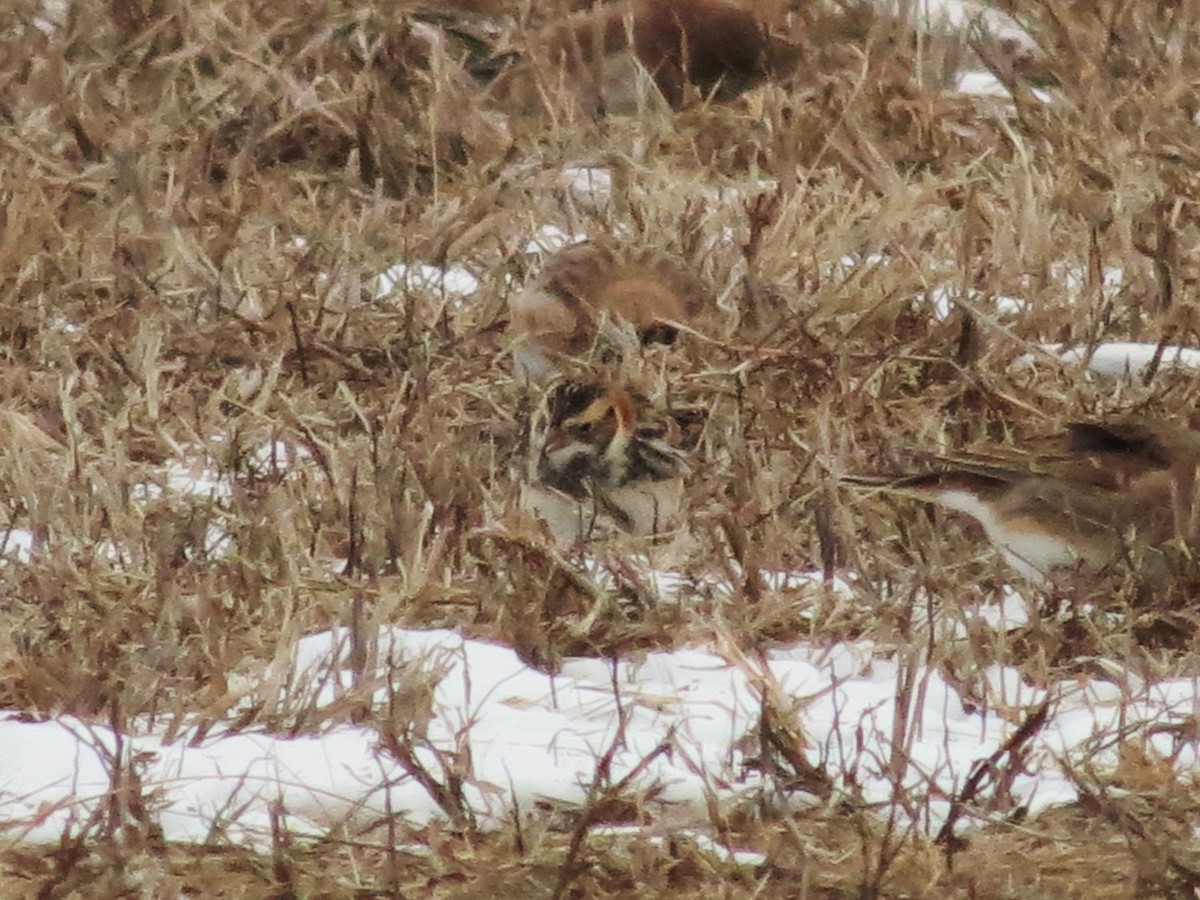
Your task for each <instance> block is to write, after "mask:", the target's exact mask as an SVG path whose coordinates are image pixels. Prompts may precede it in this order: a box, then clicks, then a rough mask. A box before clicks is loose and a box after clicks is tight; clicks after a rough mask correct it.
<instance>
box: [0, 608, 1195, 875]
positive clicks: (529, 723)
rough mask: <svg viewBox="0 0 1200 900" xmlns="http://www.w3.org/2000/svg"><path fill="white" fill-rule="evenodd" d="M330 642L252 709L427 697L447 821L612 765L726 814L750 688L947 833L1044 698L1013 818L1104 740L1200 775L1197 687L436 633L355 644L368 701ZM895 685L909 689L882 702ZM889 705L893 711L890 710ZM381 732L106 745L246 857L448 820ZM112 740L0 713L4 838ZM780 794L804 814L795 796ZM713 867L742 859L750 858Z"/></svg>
mask: <svg viewBox="0 0 1200 900" xmlns="http://www.w3.org/2000/svg"><path fill="white" fill-rule="evenodd" d="M349 645H350V636H349V634H348V633H347V632H346V631H345V630H342V629H335V630H332V631H327V632H322V633H318V634H313V635H310V636H308V637H305V638H303V639H302V640H300V641H299V642H298V643H297V644H296V645H295V647H294V648H293V652H292V653H291V657H290V659H289V660H288V662H287V666H286V669H287V671H286V672H285V673H283V674H284V675H286V677H285V678H283V679H282V681H281V680H280V678H279V676H280V674H281V673H280V672H278V671H269V670H264V671H263V672H262V673H261V679H259V680H258V681H257V682H256V683H253V684H251V685H250V686H249V693H248V698H247V699H249V698H250V696H252V695H254V696H257V699H258V700H269V699H271V698H267V697H264V696H260V695H255V691H260V692H261V691H263V690H268V689H267V688H266V687H265V686H266V685H273V684H274V685H277V684H280V683H283V684H285V685H286V687H285V688H284V690H283V694H284V697H285V698H287V699H289V700H290V702H292V703H293V704H295V703H300V704H307V705H309V706H310V707H311V708H312V709H313V710H314V711H315V710H319V709H321V708H324V707H327V706H329V705H331V704H334V703H336V702H339V701H344V700H345V698H346V697H347V696H356V697H358V698H359V699H362V700H364V701H366V700H369V701H370V702H371V703H372V704H373V706H374V708H375V709H376V710H378V711H380V715H379V717H378V718H377V719H374V720H371V721H375V722H379V721H386V715H385V714H384V713H383V712H382V711H384V710H386V709H387V708H388V702H389V696H400V697H403V698H407V699H406V700H405V702H404V703H402V704H401V705H402V706H404V707H405V708H414V709H420V708H421V707H422V702H425V703H427V704H428V718H427V719H425V718H424V717H423V716H422V715H421V714H420V713H419V712H418V714H417V715H416V719H417V721H418V722H419V723H421V724H419V725H418V726H411V727H410V726H409V723H402V727H401V729H400V731H401V733H400V735H399V739H400V740H401V741H404V742H407V744H408V746H409V747H410V748H411V752H412V756H413V758H414V759H416V760H417V761H418V762H419V763H420V764H421V765H422V766H423V767H424V768H425V769H426V770H427V771H428V772H429V773H430V774H431V775H432V777H433V778H434V779H435V780H438V781H445V779H446V773H447V771H455V772H458V773H460V774H461V775H463V776H464V778H465V780H464V784H465V787H464V790H463V799H464V803H465V807H466V810H465V813H466V814H468V815H469V817H470V818H471V819H473V820H474V821H475V822H476V823H477V824H478V825H479V826H481V827H484V828H495V827H500V826H502V825H503V824H505V823H506V822H508V821H510V820H511V816H512V814H513V809H514V804H518V805H519V807H520V808H521V809H522V810H531V809H534V808H535V807H536V805H537V804H539V803H544V802H547V801H549V802H553V803H566V804H581V803H584V802H585V801H586V797H587V792H588V789H589V786H590V785H592V783H593V781H594V779H595V778H596V770H597V765H598V761H599V759H600V758H601V757H602V756H604V755H605V754H606V753H609V752H611V755H612V757H611V758H612V762H611V771H610V772H609V773H608V776H607V777H608V779H609V782H608V783H615V782H617V781H619V780H620V779H622V778H624V777H625V776H626V775H628V774H629V773H631V772H633V771H634V770H635V769H637V768H638V767H639V766H642V765H643V763H644V761H645V760H647V759H649V763H648V764H645V765H644V766H643V768H642V769H641V770H640V771H638V773H637V774H636V776H635V777H634V778H633V779H632V781H633V783H632V786H631V790H639V789H640V790H644V791H650V790H651V789H652V788H654V789H656V791H655V797H656V799H655V800H654V802H653V803H652V804H650V806H651V808H658V809H659V811H660V812H661V814H662V816H663V817H664V819H665V820H666V821H668V822H675V823H677V824H678V827H680V828H693V829H694V828H696V827H698V826H702V825H703V824H704V823H705V822H706V810H707V809H708V806H707V804H709V803H710V802H715V803H716V804H718V805H719V806H728V805H730V804H736V803H737V802H739V801H741V800H746V799H750V798H753V797H755V796H758V795H760V794H762V793H764V792H773V793H774V792H779V791H780V790H781V789H780V788H778V787H777V786H774V785H772V784H771V783H770V782H769V781H768V779H767V778H766V776H764V775H763V774H762V773H761V772H759V771H758V770H756V769H755V768H753V767H752V766H751V765H750V762H751V759H750V758H749V756H750V755H751V751H749V750H747V749H746V748H745V744H746V738H747V737H748V736H753V735H754V734H756V732H757V729H758V724H759V717H760V713H761V708H762V696H763V693H764V691H767V692H769V694H770V695H771V696H772V697H773V698H775V702H776V703H777V704H778V703H780V701H782V704H783V706H782V709H779V708H777V710H776V716H777V717H778V716H779V715H780V714H784V715H786V716H788V717H789V718H790V719H791V722H792V726H793V727H794V730H795V732H796V733H797V734H799V735H802V736H803V739H804V741H805V752H806V755H807V757H808V761H809V762H810V763H812V764H813V765H816V766H818V767H819V768H821V769H822V770H823V771H824V772H825V773H827V775H828V776H829V777H830V778H831V779H832V781H833V783H834V785H835V787H836V788H840V789H845V790H849V789H851V787H853V789H854V790H857V791H858V792H859V796H860V797H861V798H862V799H863V800H864V801H865V802H867V803H872V804H881V805H883V806H884V807H885V808H886V807H888V806H889V805H891V804H893V803H894V802H895V801H896V799H897V796H896V795H897V790H898V789H899V790H903V791H905V792H908V793H909V794H910V795H911V796H913V797H917V798H925V799H924V800H922V801H920V802H918V803H917V806H916V808H915V811H914V814H915V815H916V817H917V819H918V822H917V824H918V825H920V827H922V828H925V829H926V830H927V831H929V832H934V831H936V830H937V829H938V828H940V827H941V825H942V824H943V823H944V822H945V819H946V815H947V811H948V809H949V802H948V799H947V798H949V797H952V796H954V795H955V793H956V791H958V790H960V789H961V788H962V786H963V784H964V781H965V779H966V778H967V777H968V775H969V774H970V773H971V772H972V771H973V770H974V768H975V767H976V766H977V765H979V764H980V763H981V761H984V760H987V759H988V758H989V757H991V756H992V755H993V754H995V753H996V752H997V751H998V750H1000V748H1001V747H1002V746H1003V745H1004V743H1005V741H1006V740H1007V739H1008V738H1009V737H1010V736H1011V735H1012V734H1013V732H1014V730H1015V729H1016V728H1017V727H1018V725H1019V723H1020V721H1021V719H1022V717H1023V715H1024V714H1025V713H1026V712H1027V711H1028V710H1030V709H1032V708H1033V707H1034V706H1036V705H1037V704H1039V703H1041V702H1042V701H1043V700H1044V699H1045V698H1046V697H1047V696H1050V697H1053V698H1054V704H1053V707H1052V715H1051V718H1050V721H1049V723H1048V724H1047V726H1046V727H1045V728H1044V729H1043V730H1042V731H1040V732H1039V733H1038V734H1037V735H1036V736H1035V738H1034V740H1033V742H1032V744H1031V749H1030V752H1029V756H1028V759H1027V760H1026V761H1025V769H1024V771H1023V772H1022V773H1021V776H1020V777H1019V778H1017V780H1016V783H1015V784H1014V786H1013V792H1014V797H1015V802H1017V803H1020V804H1023V805H1025V806H1027V807H1028V808H1029V811H1030V812H1031V813H1036V812H1037V811H1038V810H1040V809H1044V808H1046V807H1047V806H1050V805H1054V804H1060V803H1067V802H1071V801H1072V800H1073V799H1075V796H1076V789H1075V787H1074V785H1073V783H1072V781H1071V778H1070V776H1069V772H1068V768H1069V766H1070V765H1072V764H1082V763H1083V762H1085V761H1086V762H1087V764H1088V765H1090V766H1093V767H1095V766H1099V767H1101V768H1103V767H1106V766H1107V767H1110V768H1111V767H1113V766H1115V765H1116V764H1117V745H1118V743H1119V742H1118V741H1117V736H1118V735H1123V737H1124V739H1125V740H1136V739H1137V737H1138V736H1139V735H1141V736H1145V737H1146V738H1147V741H1148V747H1149V749H1150V750H1151V751H1152V752H1156V753H1158V754H1160V755H1161V756H1162V757H1163V758H1173V759H1175V761H1176V765H1177V766H1179V767H1180V768H1181V769H1186V770H1188V771H1190V772H1195V771H1196V769H1197V767H1198V766H1200V754H1198V753H1197V748H1196V746H1195V742H1194V741H1192V740H1185V739H1183V738H1181V737H1180V734H1179V733H1176V732H1173V731H1171V730H1170V729H1164V728H1163V727H1162V726H1163V724H1164V723H1169V722H1172V721H1178V722H1186V721H1187V720H1188V719H1189V717H1193V716H1195V715H1196V713H1197V708H1198V701H1197V697H1198V687H1200V685H1198V683H1197V681H1196V680H1195V679H1189V680H1171V681H1161V682H1157V683H1154V682H1146V683H1140V682H1138V681H1137V680H1136V679H1129V680H1128V681H1127V683H1124V684H1115V683H1110V682H1105V681H1068V682H1063V683H1061V684H1057V685H1051V686H1049V687H1037V686H1034V685H1029V684H1027V683H1025V682H1024V681H1023V680H1022V679H1021V677H1020V675H1019V674H1018V673H1017V672H1016V671H1015V670H1013V669H1010V668H1006V667H1002V666H992V667H991V668H990V669H989V670H988V671H987V673H986V678H984V679H983V680H982V684H981V685H978V686H977V687H976V690H978V691H981V692H982V694H983V697H982V701H983V702H982V703H981V702H980V698H971V699H970V701H969V702H967V701H964V698H963V697H962V696H961V695H960V694H959V692H958V690H957V689H956V688H955V686H954V685H952V684H950V683H949V682H947V681H946V680H945V679H944V678H943V677H942V675H941V673H940V672H939V671H938V670H937V669H936V668H931V667H928V666H926V665H924V664H922V663H920V662H919V661H913V660H909V661H904V660H899V659H895V658H886V657H883V656H881V655H880V654H879V652H878V648H877V647H875V646H874V645H872V644H871V643H870V642H866V641H852V642H842V643H836V644H832V645H830V646H824V647H821V646H817V645H816V644H810V643H805V642H797V643H795V644H793V645H791V646H785V647H780V648H777V649H774V650H770V651H768V652H766V653H765V654H763V656H762V657H761V658H757V659H750V658H747V657H739V658H738V659H730V658H728V657H727V656H724V655H722V654H721V653H719V652H717V650H715V649H714V648H712V647H705V646H693V647H686V648H682V649H679V650H675V651H671V652H658V653H647V654H645V655H644V656H642V657H640V658H630V659H622V660H619V661H616V662H610V661H605V660H599V659H569V660H566V661H565V663H564V664H563V666H562V668H561V671H560V672H559V673H558V674H556V675H550V674H546V673H544V672H540V671H536V670H534V669H531V668H529V667H528V666H526V665H525V664H524V663H522V662H521V661H520V659H519V658H518V657H517V655H516V654H515V653H514V652H513V651H512V650H510V649H508V648H506V647H503V646H499V645H496V644H491V643H486V642H483V641H478V640H471V639H467V638H464V637H462V636H461V635H459V634H457V633H455V632H453V631H448V630H426V631H421V630H408V629H401V628H384V629H381V630H380V631H379V633H378V634H377V635H375V638H374V640H373V641H372V642H371V646H370V648H369V650H370V653H369V658H370V659H372V660H374V662H373V663H371V664H370V666H369V671H368V672H367V673H366V675H367V678H366V683H368V684H369V685H371V686H372V688H371V689H370V690H367V689H362V690H363V691H364V693H362V694H356V691H357V690H359V689H356V688H355V679H354V676H353V674H352V672H351V669H350V665H349ZM906 682H910V683H912V684H914V685H916V688H915V690H913V691H911V692H908V693H907V694H906V692H904V691H902V690H900V685H902V684H904V683H906ZM256 685H257V686H256ZM899 696H908V697H909V698H910V701H911V705H910V706H909V707H908V708H903V707H902V706H901V704H900V702H899V701H898V699H897V698H898V697H899ZM414 698H418V699H414ZM274 699H275V700H279V699H280V698H278V697H276V698H274ZM303 708H304V706H301V709H303ZM316 718H319V717H316ZM332 718H333V717H331V719H332ZM380 727H381V726H378V725H372V724H362V725H352V724H348V723H345V722H337V723H334V724H326V725H324V726H322V727H320V728H314V729H313V733H309V734H302V735H299V736H292V737H286V736H280V735H274V734H269V733H267V732H266V731H253V732H242V733H237V732H233V731H230V730H226V729H222V728H220V727H218V728H214V729H212V730H211V731H209V732H207V734H205V735H204V736H201V735H200V733H199V732H198V731H197V730H196V729H195V728H187V729H183V731H182V732H181V733H178V734H176V735H175V736H174V737H173V738H168V736H167V734H166V731H165V728H164V727H163V726H161V725H157V724H154V725H151V724H146V725H144V726H141V727H139V728H135V729H133V730H131V733H129V734H126V735H124V736H123V745H122V746H123V750H122V751H121V752H122V755H123V758H124V759H125V760H126V761H128V760H129V759H136V760H137V763H136V765H137V767H138V769H139V777H140V779H141V785H142V789H143V791H145V792H147V793H152V794H153V795H155V796H156V797H157V798H158V801H159V802H158V805H157V807H156V809H157V813H156V815H157V817H158V821H159V822H160V823H161V825H162V827H163V830H164V834H165V836H166V838H167V839H168V840H177V841H203V840H205V839H207V838H208V837H209V836H210V835H211V834H212V833H213V832H214V831H220V832H221V833H222V834H224V835H225V836H226V837H230V838H233V839H235V840H242V841H245V842H248V843H250V844H251V845H265V844H266V842H268V841H269V835H270V821H271V815H272V809H273V808H277V809H282V810H283V811H285V812H286V815H287V822H288V824H289V827H290V828H291V830H292V831H293V832H294V833H296V834H298V835H310V836H314V837H316V836H320V835H324V834H328V833H330V832H332V831H335V830H336V829H338V828H339V827H342V826H346V825H350V826H353V825H356V824H358V825H361V824H362V823H365V822H369V821H372V820H373V819H375V818H376V817H379V816H386V815H399V816H401V818H402V819H403V820H404V821H405V822H407V823H408V824H410V825H414V826H419V825H422V824H425V823H428V822H431V821H444V820H446V819H447V818H448V816H449V814H448V811H447V810H446V809H443V808H442V807H441V806H439V804H438V803H437V802H436V800H435V799H434V798H433V797H431V796H430V793H429V792H428V791H427V790H426V789H425V787H423V786H422V784H421V783H420V781H419V780H418V779H416V778H414V777H413V776H412V774H411V773H410V772H408V771H406V770H405V767H404V766H403V765H402V764H401V763H400V762H399V761H398V760H397V759H396V758H394V756H393V755H391V754H390V753H389V752H388V751H387V750H386V749H385V748H386V747H387V745H388V742H387V739H386V735H384V734H383V733H381V731H380V730H379V728H380ZM1181 740H1182V741H1183V744H1184V746H1183V748H1182V749H1181V748H1180V747H1179V746H1177V745H1178V744H1179V743H1180V741H1181ZM116 747H117V741H116V736H115V735H114V733H113V732H112V731H111V730H110V729H109V728H107V727H104V726H97V725H89V724H86V723H84V722H82V721H80V720H77V719H72V718H69V717H62V718H59V719H58V720H51V721H43V722H31V721H28V720H25V719H23V718H21V717H18V716H16V715H9V716H7V717H4V718H0V758H3V759H5V762H6V764H5V766H4V769H3V773H2V774H0V808H2V809H3V810H4V813H3V827H4V830H5V831H6V832H7V833H8V834H9V836H10V837H16V838H19V839H21V840H24V841H29V842H53V841H57V840H58V839H59V837H60V836H61V835H62V834H63V832H64V831H65V830H68V829H70V828H71V827H72V825H73V824H75V825H78V823H80V822H82V821H85V820H86V818H87V816H88V815H90V814H91V812H92V811H93V810H94V809H95V808H96V806H97V804H98V803H100V802H101V800H102V798H103V797H104V795H105V793H106V792H107V791H108V790H109V787H110V782H111V777H110V773H111V770H112V767H113V763H112V759H113V756H114V754H115V753H116ZM658 748H664V749H665V751H666V752H658V753H656V750H657V749H658ZM126 764H128V762H126ZM776 799H777V801H778V800H779V799H780V798H778V797H777V798H776ZM782 800H783V802H785V803H787V804H789V805H792V806H805V805H812V804H815V803H817V802H819V801H818V799H817V798H816V797H814V796H811V795H808V794H804V793H802V792H796V793H793V794H790V795H787V796H784V797H783V798H782ZM893 808H894V809H897V810H898V809H899V807H893ZM904 815H907V813H904ZM973 821H974V822H975V823H976V824H979V822H980V821H981V819H975V820H973ZM726 856H727V858H728V859H729V860H731V861H734V862H737V861H738V860H741V861H742V862H747V863H748V864H750V860H753V859H756V858H757V857H754V856H753V855H752V854H751V855H750V856H749V857H746V858H744V859H743V858H742V857H739V856H738V855H737V854H736V853H734V852H732V851H731V852H730V853H728V854H726Z"/></svg>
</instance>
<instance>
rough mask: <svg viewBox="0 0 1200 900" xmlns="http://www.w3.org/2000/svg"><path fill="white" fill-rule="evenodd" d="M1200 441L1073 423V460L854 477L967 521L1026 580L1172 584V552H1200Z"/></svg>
mask: <svg viewBox="0 0 1200 900" xmlns="http://www.w3.org/2000/svg"><path fill="white" fill-rule="evenodd" d="M1198 473H1200V432H1196V431H1193V430H1191V429H1190V428H1188V427H1185V426H1180V425H1177V424H1173V423H1166V422H1154V421H1150V420H1147V419H1144V418H1132V417H1130V418H1124V419H1118V420H1115V421H1111V422H1073V423H1070V424H1069V425H1068V426H1067V432H1066V441H1065V451H1064V452H1059V453H1055V454H1044V455H1038V454H1031V455H1026V456H1023V457H1016V458H1011V457H1004V456H1000V455H995V454H992V455H987V454H984V455H979V454H976V455H967V456H959V457H940V458H938V460H937V468H936V469H935V470H934V471H931V472H926V473H919V474H910V475H903V476H900V477H897V478H890V479H871V478H869V477H868V478H859V477H856V476H849V477H847V478H845V479H843V480H845V481H848V482H850V483H857V484H874V485H876V486H879V487H883V488H884V489H886V490H890V491H893V492H896V493H898V494H902V495H907V496H911V497H915V498H917V499H921V500H925V501H928V502H931V503H935V504H937V505H939V506H942V507H943V508H945V509H949V510H953V511H956V512H960V513H965V514H966V515H968V516H970V517H971V518H973V519H975V521H976V522H978V523H979V525H980V526H981V527H982V528H983V531H984V534H985V535H986V536H987V538H988V540H989V541H990V542H991V543H992V545H993V546H994V547H995V548H996V549H997V550H998V551H999V553H1000V555H1001V556H1002V557H1003V559H1004V560H1005V562H1006V563H1007V564H1008V565H1009V567H1010V568H1012V569H1013V570H1014V571H1016V572H1017V573H1018V574H1019V575H1021V576H1023V577H1025V578H1028V579H1030V580H1033V581H1045V580H1047V578H1048V577H1050V576H1051V575H1052V573H1054V572H1056V571H1061V570H1066V569H1075V570H1077V571H1079V572H1081V573H1093V574H1094V573H1099V572H1104V571H1107V570H1110V569H1111V568H1113V567H1115V566H1118V565H1126V566H1129V567H1130V568H1131V569H1133V570H1135V571H1137V572H1138V573H1139V574H1140V575H1142V576H1145V577H1148V578H1150V579H1161V578H1163V577H1164V576H1165V575H1166V574H1167V569H1168V566H1167V559H1166V556H1165V554H1164V549H1165V548H1166V547H1167V546H1168V545H1169V544H1170V543H1171V542H1180V543H1181V544H1182V545H1183V546H1184V547H1185V548H1187V549H1188V550H1189V551H1190V550H1195V549H1200V482H1198V480H1197V479H1198Z"/></svg>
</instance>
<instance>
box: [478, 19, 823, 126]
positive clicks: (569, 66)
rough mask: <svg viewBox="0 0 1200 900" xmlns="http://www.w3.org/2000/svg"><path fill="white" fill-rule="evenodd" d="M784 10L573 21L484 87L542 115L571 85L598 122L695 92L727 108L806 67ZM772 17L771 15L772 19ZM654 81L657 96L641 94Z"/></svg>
mask: <svg viewBox="0 0 1200 900" xmlns="http://www.w3.org/2000/svg"><path fill="white" fill-rule="evenodd" d="M778 6H780V4H777V3H776V4H763V3H758V4H756V5H754V6H752V5H751V4H749V3H736V2H731V0H624V2H617V3H610V4H605V5H602V6H598V7H594V8H591V9H587V10H583V11H580V12H577V13H574V14H572V15H569V16H567V17H566V18H565V19H564V20H563V21H561V22H557V23H554V24H552V25H549V26H547V27H545V28H542V29H539V30H536V31H534V32H533V33H531V34H530V35H528V37H527V38H526V39H525V40H523V41H522V42H521V44H522V46H521V47H520V48H518V49H516V50H511V51H507V52H503V53H499V54H497V57H498V58H499V59H501V60H502V61H503V62H504V63H506V64H507V65H500V66H498V65H497V62H496V61H495V60H492V61H491V62H489V63H488V64H487V65H486V66H482V67H481V73H482V77H484V78H487V77H490V76H492V75H493V74H494V73H495V72H496V71H497V69H499V71H500V74H499V75H498V76H496V77H495V79H494V81H493V82H492V83H491V87H490V94H491V96H492V97H493V98H494V99H496V100H497V101H499V102H500V103H501V104H502V105H505V106H508V107H510V108H513V107H516V108H519V109H521V110H523V111H533V110H536V109H537V108H539V107H540V105H541V104H543V103H544V98H545V95H546V94H547V93H549V92H548V91H547V88H558V87H559V86H560V85H565V86H566V87H567V88H568V89H569V91H570V93H571V94H573V95H574V96H575V98H576V99H577V100H579V101H580V102H581V103H582V104H583V105H584V106H585V108H587V109H588V110H589V111H590V112H591V113H592V114H593V115H601V114H603V115H629V114H634V113H639V112H641V111H642V110H643V109H644V107H645V105H646V104H647V102H650V103H651V104H654V103H655V100H656V99H657V104H656V105H658V106H660V107H662V108H670V109H675V110H678V109H680V108H682V107H683V106H684V105H685V104H686V101H687V100H688V97H689V90H688V88H689V87H690V86H694V87H695V88H696V89H697V91H698V92H699V94H700V95H701V96H703V97H705V98H707V97H709V96H714V97H716V98H717V99H725V98H728V97H732V96H735V95H736V94H738V93H741V92H742V91H744V90H746V89H748V88H750V87H752V86H754V85H755V84H757V83H759V82H760V81H762V80H764V79H767V78H770V77H772V76H773V75H775V74H776V73H780V72H785V71H787V70H788V69H789V68H790V67H793V66H795V65H796V64H797V62H798V60H799V56H800V50H799V48H798V46H796V45H794V44H793V43H791V42H789V41H787V40H786V39H785V38H784V37H782V36H781V35H779V34H776V33H775V32H774V30H773V28H772V25H773V24H774V23H775V22H776V21H777V20H778V21H782V15H778V16H776V15H771V14H770V13H771V12H773V11H774V9H773V8H774V7H778ZM764 7H771V9H768V10H766V12H764ZM641 73H644V74H645V75H648V76H649V81H650V83H651V84H652V85H653V91H652V93H653V94H656V95H657V98H656V97H654V96H647V93H646V92H645V91H643V90H639V86H640V85H643V84H645V82H646V79H645V78H639V77H638V76H639V74H641Z"/></svg>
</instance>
